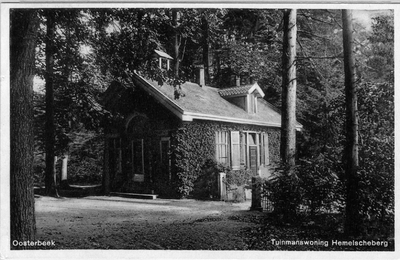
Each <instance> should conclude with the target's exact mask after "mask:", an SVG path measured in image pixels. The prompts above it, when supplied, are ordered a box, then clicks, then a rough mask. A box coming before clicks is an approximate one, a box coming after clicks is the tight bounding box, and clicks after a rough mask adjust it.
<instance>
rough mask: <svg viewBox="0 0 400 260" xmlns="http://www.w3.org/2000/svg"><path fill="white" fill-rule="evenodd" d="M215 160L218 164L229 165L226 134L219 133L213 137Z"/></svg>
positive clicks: (224, 132)
mask: <svg viewBox="0 0 400 260" xmlns="http://www.w3.org/2000/svg"><path fill="white" fill-rule="evenodd" d="M215 144H216V159H217V162H219V163H226V164H228V163H229V153H228V132H226V131H219V132H216V135H215Z"/></svg>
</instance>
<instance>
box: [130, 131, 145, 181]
mask: <svg viewBox="0 0 400 260" xmlns="http://www.w3.org/2000/svg"><path fill="white" fill-rule="evenodd" d="M143 146H144V145H143V139H137V140H133V141H132V142H131V149H132V162H133V163H132V170H133V172H134V174H144V147H143Z"/></svg>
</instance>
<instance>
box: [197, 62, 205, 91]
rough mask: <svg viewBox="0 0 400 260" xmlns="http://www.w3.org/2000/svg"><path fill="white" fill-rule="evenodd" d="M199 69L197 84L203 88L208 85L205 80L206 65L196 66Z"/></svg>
mask: <svg viewBox="0 0 400 260" xmlns="http://www.w3.org/2000/svg"><path fill="white" fill-rule="evenodd" d="M195 67H196V69H197V73H196V76H197V77H196V81H197V82H196V83H197V84H199V85H200V87H203V86H205V85H206V82H205V79H204V65H202V64H201V65H195Z"/></svg>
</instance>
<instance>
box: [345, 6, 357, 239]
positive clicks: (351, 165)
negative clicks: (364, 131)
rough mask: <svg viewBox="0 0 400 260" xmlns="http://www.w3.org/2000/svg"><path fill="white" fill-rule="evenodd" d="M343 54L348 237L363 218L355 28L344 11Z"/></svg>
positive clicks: (346, 220) (349, 14)
mask: <svg viewBox="0 0 400 260" xmlns="http://www.w3.org/2000/svg"><path fill="white" fill-rule="evenodd" d="M342 21H343V53H344V74H345V94H346V147H345V150H344V153H345V169H346V189H347V191H346V218H345V225H344V230H345V233H346V234H347V235H348V236H357V235H358V234H359V231H360V229H359V227H360V226H359V225H360V215H359V205H358V196H357V194H358V176H357V170H358V166H359V164H358V115H357V95H356V84H355V66H354V57H353V35H352V33H353V26H352V13H351V11H350V10H342Z"/></svg>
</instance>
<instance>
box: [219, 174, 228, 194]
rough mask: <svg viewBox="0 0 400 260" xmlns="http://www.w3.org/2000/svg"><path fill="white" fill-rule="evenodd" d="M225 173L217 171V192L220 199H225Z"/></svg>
mask: <svg viewBox="0 0 400 260" xmlns="http://www.w3.org/2000/svg"><path fill="white" fill-rule="evenodd" d="M225 178H226V173H224V172H220V173H218V193H219V199H220V200H226V183H225Z"/></svg>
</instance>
